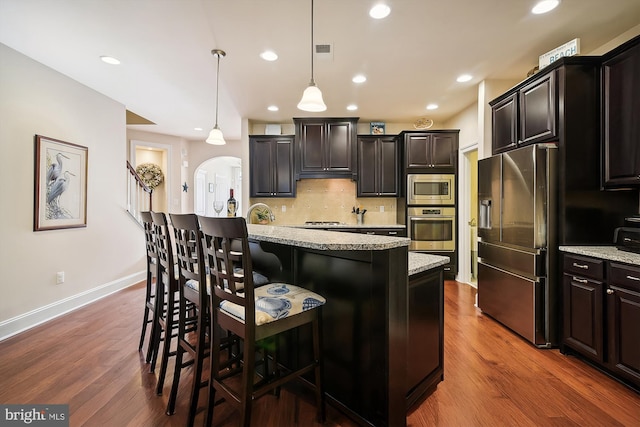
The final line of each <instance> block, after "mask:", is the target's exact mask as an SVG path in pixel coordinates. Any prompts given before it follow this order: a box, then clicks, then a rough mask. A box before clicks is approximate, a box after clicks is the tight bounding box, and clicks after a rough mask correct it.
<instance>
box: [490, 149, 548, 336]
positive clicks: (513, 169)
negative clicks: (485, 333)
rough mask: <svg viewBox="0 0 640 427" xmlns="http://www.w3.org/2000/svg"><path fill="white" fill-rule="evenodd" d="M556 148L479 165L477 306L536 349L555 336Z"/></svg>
mask: <svg viewBox="0 0 640 427" xmlns="http://www.w3.org/2000/svg"><path fill="white" fill-rule="evenodd" d="M556 158H557V148H556V147H555V145H552V144H538V145H531V146H527V147H523V148H519V149H516V150H512V151H509V152H506V153H502V154H498V155H495V156H492V157H490V158H487V159H483V160H480V161H479V162H478V206H479V213H478V219H479V222H478V257H479V262H478V306H479V307H480V309H481V310H482V311H483V313H485V314H488V315H489V316H491V317H493V318H494V319H496V320H498V321H499V322H500V323H502V324H504V325H505V326H507V327H508V328H510V329H512V330H513V331H515V332H516V333H518V334H520V335H521V336H523V337H524V338H526V339H527V340H529V341H531V342H532V343H533V344H535V345H536V346H539V347H550V346H551V345H552V344H553V343H554V342H555V341H556V336H555V334H556V331H555V327H554V325H555V324H556V315H557V307H556V306H557V301H556V295H558V294H559V292H558V290H557V289H555V286H558V285H557V284H556V283H557V281H556V280H555V278H556V275H557V265H556V264H557V262H558V261H557V258H558V256H557V247H558V243H557V236H556V232H555V230H556V229H557V228H556V223H555V221H556V218H557V214H556V201H557V182H558V180H557V177H556V171H557V165H556V163H557V159H556Z"/></svg>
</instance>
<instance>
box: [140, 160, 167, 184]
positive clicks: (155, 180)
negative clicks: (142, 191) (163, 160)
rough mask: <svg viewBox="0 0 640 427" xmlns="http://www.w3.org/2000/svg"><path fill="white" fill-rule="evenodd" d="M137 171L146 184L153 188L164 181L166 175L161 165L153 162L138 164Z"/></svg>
mask: <svg viewBox="0 0 640 427" xmlns="http://www.w3.org/2000/svg"><path fill="white" fill-rule="evenodd" d="M136 173H137V174H138V175H139V176H140V179H141V180H142V182H144V185H146V186H147V187H149V188H150V189H152V190H153V189H154V188H156V187H157V186H158V185H160V184H162V181H164V175H163V174H162V170H161V169H160V166H158V165H154V164H153V163H143V164H141V165H138V167H136Z"/></svg>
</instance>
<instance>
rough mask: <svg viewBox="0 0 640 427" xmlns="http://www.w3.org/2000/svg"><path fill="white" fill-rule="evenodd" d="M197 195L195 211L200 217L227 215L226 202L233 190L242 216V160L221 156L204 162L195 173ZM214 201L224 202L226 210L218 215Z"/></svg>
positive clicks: (194, 199)
mask: <svg viewBox="0 0 640 427" xmlns="http://www.w3.org/2000/svg"><path fill="white" fill-rule="evenodd" d="M193 179H194V183H195V193H194V196H193V201H194V206H193V210H194V212H195V213H196V214H198V215H204V216H218V215H220V216H224V215H226V212H227V211H226V201H227V199H228V198H229V190H231V189H233V193H234V198H235V199H236V203H237V211H238V215H239V216H240V215H241V213H242V212H243V207H242V160H241V159H240V158H238V157H231V156H220V157H214V158H211V159H209V160H206V161H204V162H202V164H201V165H200V166H198V167H197V168H196V170H195V172H194V177H193ZM214 201H221V202H223V205H224V208H223V210H222V211H221V212H220V213H219V214H218V213H216V211H215V210H214V205H213V203H214Z"/></svg>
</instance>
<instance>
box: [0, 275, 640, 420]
mask: <svg viewBox="0 0 640 427" xmlns="http://www.w3.org/2000/svg"><path fill="white" fill-rule="evenodd" d="M143 299H144V288H143V286H142V285H141V284H140V285H136V286H133V287H131V288H128V289H125V290H123V291H120V292H118V293H116V294H113V295H111V296H109V297H107V298H104V299H102V300H100V301H98V302H96V303H93V304H91V305H88V306H86V307H83V308H81V309H79V310H76V311H74V312H72V313H70V314H68V315H65V316H63V317H60V318H58V319H55V320H53V321H51V322H48V323H46V324H44V325H41V326H38V327H36V328H33V329H31V330H29V331H27V332H24V333H22V334H20V335H17V336H15V337H12V338H10V339H7V340H5V341H3V342H0V403H3V404H6V403H16V404H27V403H32V404H41V403H43V404H56V403H65V404H69V405H70V413H71V416H70V425H71V426H118V427H119V426H182V425H184V423H185V418H186V411H187V408H186V406H187V399H188V390H187V387H188V385H189V379H190V374H191V371H190V370H184V371H183V374H182V375H183V380H182V381H181V386H182V387H181V390H180V391H179V395H178V407H177V410H176V414H175V415H173V416H167V415H165V413H164V412H165V408H166V403H167V396H168V394H169V385H170V383H171V375H169V376H168V378H167V381H166V383H165V384H166V385H165V391H164V394H163V396H156V394H155V392H154V389H155V382H156V381H155V378H156V377H155V375H153V374H150V373H149V367H148V365H147V364H146V363H145V362H144V355H143V354H140V353H138V351H137V347H138V340H139V336H140V335H139V334H140V323H141V316H142V307H143ZM474 301H475V289H473V288H472V287H470V286H467V285H465V284H460V283H457V282H454V281H447V282H446V283H445V377H444V381H443V382H442V383H440V384H439V385H438V387H437V389H436V390H435V391H434V392H433V393H432V394H431V395H430V396H429V397H427V398H426V399H424V400H423V401H422V402H421V403H420V404H419V405H417V406H416V407H415V408H414V409H412V410H411V411H410V413H409V414H408V416H407V424H408V425H409V426H412V427H423V426H464V427H468V426H640V395H639V394H638V393H636V392H634V391H632V390H631V389H629V388H627V387H625V386H623V385H621V384H619V383H618V382H616V381H614V380H612V379H611V378H609V377H607V376H606V375H604V374H602V373H601V372H599V371H597V370H596V369H594V368H593V367H591V366H589V365H587V364H586V363H584V362H582V361H580V360H578V359H576V358H574V357H568V356H564V355H562V354H560V352H559V351H558V350H539V349H536V348H534V347H533V346H531V345H530V344H529V343H528V342H526V341H525V340H523V339H521V338H519V337H518V336H516V335H514V334H513V333H511V332H509V331H508V330H506V329H505V328H504V327H502V326H501V325H499V324H498V323H497V322H495V321H494V320H492V319H491V318H489V317H487V316H484V315H482V313H481V312H480V311H479V310H477V309H476V308H475V307H474V306H473V303H474ZM143 350H146V349H143ZM170 371H172V365H171V366H170ZM204 399H205V393H204V392H203V393H202V395H201V401H204ZM254 408H255V409H254V417H253V425H254V426H261V427H262V426H268V427H271V426H273V427H288V426H317V425H319V424H317V423H316V422H315V421H314V416H315V406H314V400H313V396H312V395H311V394H310V393H308V392H306V391H305V390H302V389H297V388H296V389H295V390H289V389H285V390H283V392H282V394H281V396H280V398H279V399H276V398H275V397H274V396H271V395H267V396H264V397H262V398H261V399H259V400H258V401H257V403H256V404H255V406H254ZM202 418H203V414H199V415H198V418H196V425H201V423H202ZM236 423H237V414H236V413H235V412H234V411H233V410H231V409H230V408H229V407H228V405H226V404H224V403H223V404H222V405H220V406H217V407H216V422H215V425H216V426H224V427H227V426H234V425H236ZM325 425H326V426H330V427H333V426H336V427H337V426H345V427H352V426H355V425H356V424H355V423H354V422H353V421H351V420H350V419H348V418H347V417H346V416H344V415H342V414H341V413H339V412H337V411H336V410H335V409H333V408H332V407H331V406H328V414H327V422H326V423H325Z"/></svg>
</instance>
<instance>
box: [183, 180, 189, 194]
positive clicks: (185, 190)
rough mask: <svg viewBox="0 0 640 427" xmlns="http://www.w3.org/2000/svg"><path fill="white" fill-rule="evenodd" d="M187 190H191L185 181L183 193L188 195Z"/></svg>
mask: <svg viewBox="0 0 640 427" xmlns="http://www.w3.org/2000/svg"><path fill="white" fill-rule="evenodd" d="M187 190H189V186H188V185H187V182H186V181H185V183H184V184H182V191H184V192H185V193H186V192H187Z"/></svg>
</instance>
